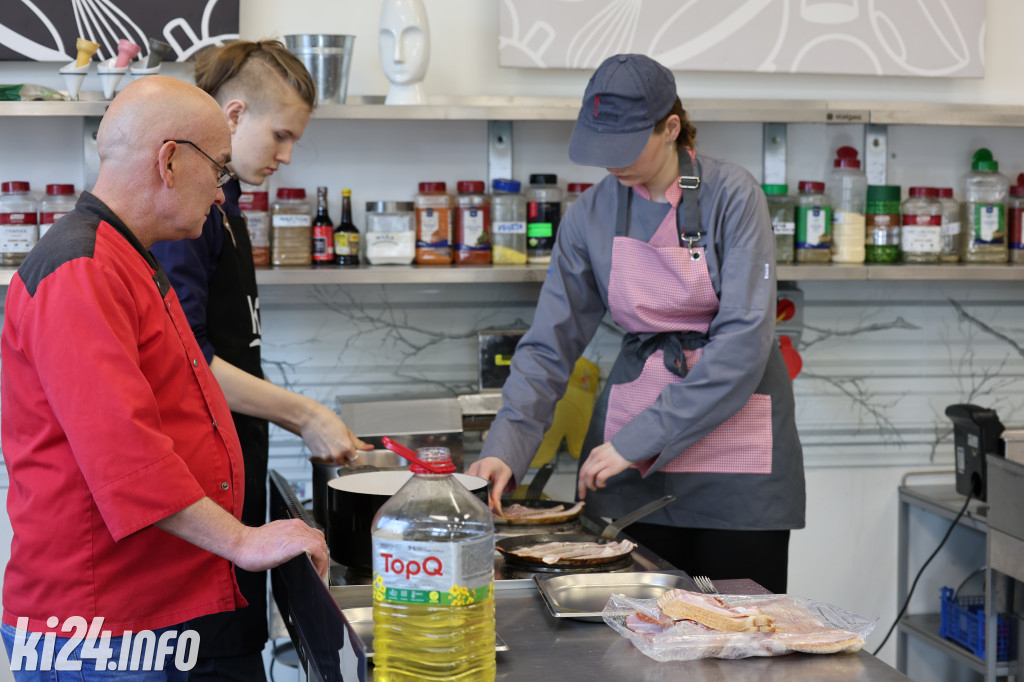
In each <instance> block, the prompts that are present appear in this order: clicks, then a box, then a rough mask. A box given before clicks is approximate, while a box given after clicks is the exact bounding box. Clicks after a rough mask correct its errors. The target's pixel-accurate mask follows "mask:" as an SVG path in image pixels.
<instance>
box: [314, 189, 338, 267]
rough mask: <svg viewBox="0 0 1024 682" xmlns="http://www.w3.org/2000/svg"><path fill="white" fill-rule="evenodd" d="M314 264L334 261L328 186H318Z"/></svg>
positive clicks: (332, 226) (326, 263)
mask: <svg viewBox="0 0 1024 682" xmlns="http://www.w3.org/2000/svg"><path fill="white" fill-rule="evenodd" d="M312 260H313V265H331V264H332V263H334V223H333V222H331V216H330V215H328V213H327V188H326V187H317V188H316V216H314V218H313V259H312Z"/></svg>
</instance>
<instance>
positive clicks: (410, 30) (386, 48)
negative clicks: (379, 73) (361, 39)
mask: <svg viewBox="0 0 1024 682" xmlns="http://www.w3.org/2000/svg"><path fill="white" fill-rule="evenodd" d="M429 61H430V30H429V28H428V27H427V13H426V10H425V9H424V7H423V3H422V2H421V0H384V3H383V4H382V5H381V10H380V63H381V66H383V67H384V74H385V75H386V76H387V77H388V80H389V81H391V82H392V83H394V84H396V85H408V84H412V83H418V82H419V81H422V80H423V76H424V75H426V73H427V64H428V63H429Z"/></svg>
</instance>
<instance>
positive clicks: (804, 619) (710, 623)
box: [601, 590, 877, 661]
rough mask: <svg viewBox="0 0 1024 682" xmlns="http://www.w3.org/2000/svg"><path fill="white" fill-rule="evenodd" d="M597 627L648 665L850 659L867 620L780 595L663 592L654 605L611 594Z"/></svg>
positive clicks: (860, 642) (867, 630)
mask: <svg viewBox="0 0 1024 682" xmlns="http://www.w3.org/2000/svg"><path fill="white" fill-rule="evenodd" d="M601 615H602V617H603V619H604V622H605V623H607V624H608V625H610V626H611V627H612V628H613V629H615V631H616V632H618V633H619V634H620V635H622V636H623V637H625V638H626V639H628V640H630V641H631V642H633V645H634V646H635V647H636V648H638V649H640V651H642V652H643V653H644V654H646V655H647V656H649V657H651V658H653V659H655V660H656V661H690V660H694V659H698V658H749V657H752V656H782V655H784V654H789V653H793V652H796V651H799V652H804V653H811V654H835V653H853V652H855V651H858V650H860V648H861V647H862V646H864V640H865V638H866V637H867V636H868V634H869V633H870V632H871V631H872V630H873V629H874V627H875V622H876V621H877V619H875V620H869V619H867V618H864V617H862V616H858V615H856V614H853V613H850V612H848V611H844V610H842V609H840V608H837V607H835V606H832V605H831V604H825V603H823V602H819V601H814V600H811V599H805V598H803V597H796V596H793V595H786V594H768V595H760V594H759V595H728V594H714V595H709V594H701V593H698V592H690V591H688V590H670V591H668V592H666V593H664V594H663V595H661V597H659V598H658V599H633V598H630V597H626V596H624V595H621V594H613V595H612V596H611V598H610V599H609V600H608V604H607V605H606V606H605V609H604V612H603V613H602V614H601Z"/></svg>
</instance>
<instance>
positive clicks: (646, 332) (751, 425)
mask: <svg viewBox="0 0 1024 682" xmlns="http://www.w3.org/2000/svg"><path fill="white" fill-rule="evenodd" d="M684 163H685V161H684ZM684 176H685V174H684ZM634 191H636V192H637V193H638V194H641V193H642V192H645V190H644V188H642V187H641V188H638V189H636V190H634ZM688 194H689V195H690V196H688V197H687V200H690V197H693V198H694V199H695V198H696V194H697V193H696V191H692V192H688ZM682 195H683V189H681V188H680V186H679V184H678V183H673V185H672V186H671V187H670V188H669V189H668V190H667V192H666V198H667V199H668V200H669V203H670V204H671V206H672V208H671V209H670V210H669V211H668V213H667V214H666V216H665V218H664V220H663V221H662V223H661V225H660V226H659V228H658V230H657V232H656V233H655V234H654V236H653V237H652V238H651V240H650V241H649V242H646V243H645V242H642V241H640V240H637V239H632V238H630V237H629V236H627V234H626V232H628V226H625V225H619V226H617V229H616V236H615V240H614V243H613V247H612V267H611V275H610V279H609V282H608V307H609V310H610V312H611V314H612V318H613V319H614V320H615V322H616V323H618V324H619V325H620V326H621V327H623V328H624V329H625V330H626V331H627V332H630V333H629V334H628V335H627V336H626V338H625V339H624V342H623V348H622V354H621V355H620V358H619V361H617V362H616V366H615V368H614V369H613V370H612V375H611V376H609V378H608V382H609V384H610V385H611V388H610V392H609V394H608V400H607V412H606V414H605V422H604V438H603V440H604V441H605V442H607V441H610V440H611V439H612V438H613V437H614V436H615V434H617V433H618V432H619V430H620V429H621V428H622V427H623V426H624V425H625V424H626V423H627V422H629V421H630V420H631V419H633V418H634V417H636V416H637V415H638V414H639V413H640V412H642V411H643V410H645V409H646V408H648V407H650V406H651V405H652V404H654V402H655V401H656V400H657V399H658V397H659V396H660V395H661V393H662V391H663V390H664V389H665V387H666V386H668V385H670V384H673V383H678V382H681V381H683V378H684V377H685V376H686V373H687V371H688V370H689V369H690V368H692V367H694V365H696V364H697V363H698V362H700V359H701V353H702V347H703V346H704V345H705V344H706V343H707V342H708V337H707V332H708V328H709V326H710V324H711V320H712V319H713V318H714V316H715V315H716V314H717V312H718V297H717V296H716V295H715V291H714V288H713V287H712V284H711V278H710V276H709V274H708V268H707V261H706V259H705V258H704V257H703V255H704V247H703V246H695V245H694V243H695V242H696V241H697V240H696V238H694V237H693V236H692V234H693V233H694V232H697V233H699V221H700V218H699V216H700V213H699V211H697V210H695V209H694V210H693V211H692V212H691V211H687V212H686V217H687V218H688V220H687V222H688V223H689V222H691V220H693V218H692V216H693V214H694V213H695V214H696V216H697V217H696V219H695V222H697V223H698V224H697V229H696V230H694V226H693V225H692V224H688V225H687V232H686V233H685V234H683V236H682V237H681V236H680V231H679V230H680V228H679V227H678V219H677V216H678V206H679V202H680V199H681V198H682ZM627 197H628V195H627ZM645 198H646V197H645ZM630 199H631V197H628V198H627V201H626V202H625V203H626V204H627V208H626V209H625V213H626V214H627V217H626V218H625V219H623V210H622V209H621V208H620V211H619V213H620V220H619V222H620V223H623V222H624V223H628V203H629V200H630ZM620 203H623V202H621V201H620ZM694 203H696V202H694ZM688 237H689V239H688ZM691 239H692V241H691ZM681 242H685V245H681ZM652 283H655V286H652ZM630 359H632V362H631V361H630ZM683 363H685V366H686V368H685V369H684V368H683V367H682V365H683ZM639 364H642V368H640V367H637V365H639ZM638 369H639V372H638V371H637V370H638ZM653 463H654V458H652V459H650V460H646V461H644V462H640V463H638V464H634V467H636V468H637V469H639V470H640V472H641V473H643V474H646V473H647V471H648V469H649V468H650V467H651V466H652V465H653ZM771 468H772V408H771V397H770V396H768V395H762V394H757V393H755V394H754V395H753V396H751V398H750V399H749V400H748V401H747V403H746V405H744V406H743V408H741V409H740V410H739V412H737V413H736V414H734V415H733V416H731V417H729V418H728V419H727V420H725V421H724V422H723V423H722V424H721V425H720V426H719V427H718V428H716V429H715V430H714V431H712V432H711V433H710V434H708V435H707V436H705V437H704V438H702V439H701V440H699V441H697V442H696V443H694V444H693V445H691V446H690V447H688V448H686V449H685V450H683V451H682V452H681V453H679V455H678V456H677V457H675V458H674V459H673V460H672V461H671V462H669V463H668V464H667V465H665V466H663V467H662V468H661V469H660V471H663V472H678V473H683V472H706V473H746V474H768V473H771Z"/></svg>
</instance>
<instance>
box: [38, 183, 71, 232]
mask: <svg viewBox="0 0 1024 682" xmlns="http://www.w3.org/2000/svg"><path fill="white" fill-rule="evenodd" d="M77 201H78V199H77V197H75V186H74V185H61V184H54V185H47V186H46V195H45V196H43V200H42V201H41V202H39V238H40V239H42V238H43V235H44V234H46V233H47V231H48V230H49V229H50V228H51V227H53V224H54V223H55V222H57V221H58V220H60V219H61V218H63V217H64V216H65V215H67V214H68V213H70V212H71V211H73V210H74V209H75V203H76V202H77Z"/></svg>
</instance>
